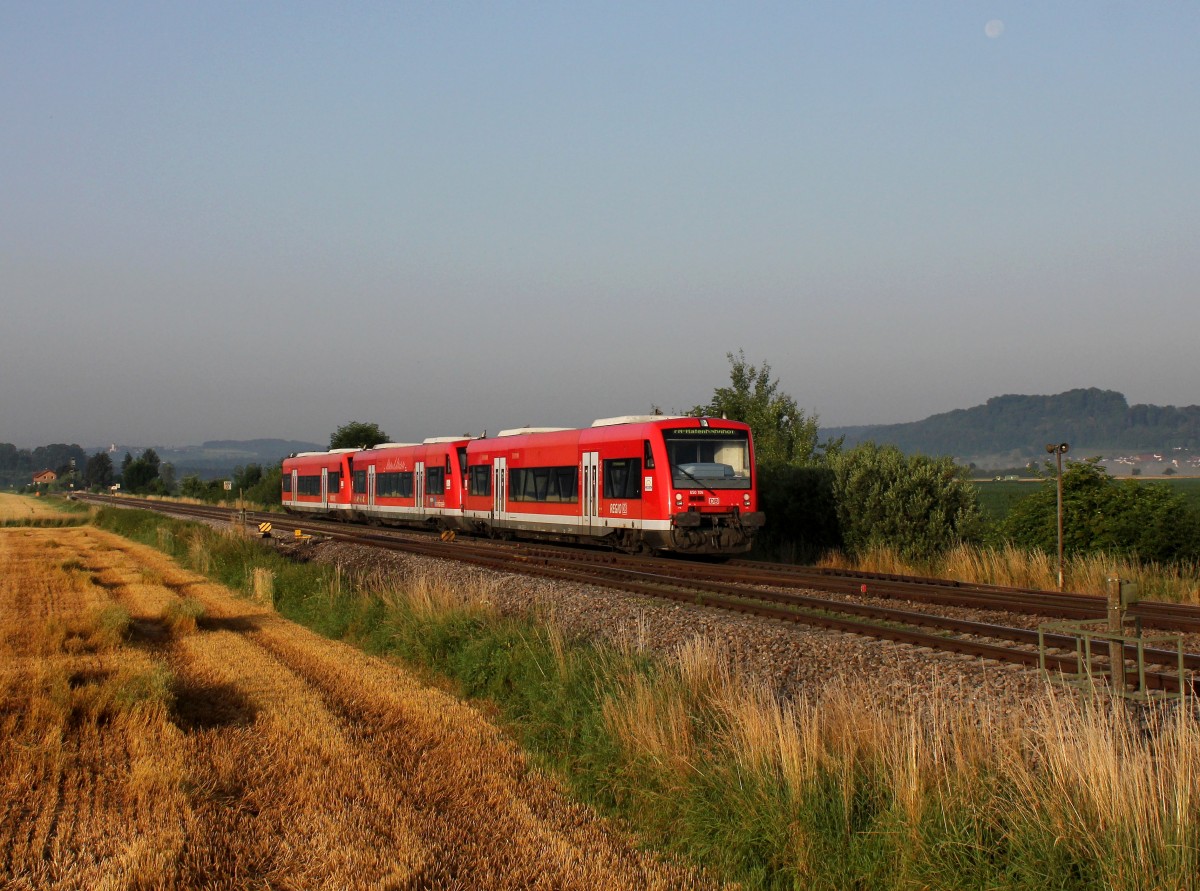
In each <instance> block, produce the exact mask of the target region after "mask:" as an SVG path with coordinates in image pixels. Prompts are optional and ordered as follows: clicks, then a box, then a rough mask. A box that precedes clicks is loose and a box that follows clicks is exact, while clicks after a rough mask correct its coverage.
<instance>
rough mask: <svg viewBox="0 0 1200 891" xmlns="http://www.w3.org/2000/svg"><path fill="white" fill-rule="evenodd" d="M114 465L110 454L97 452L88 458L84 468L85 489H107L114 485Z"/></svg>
mask: <svg viewBox="0 0 1200 891" xmlns="http://www.w3.org/2000/svg"><path fill="white" fill-rule="evenodd" d="M112 481H113V463H112V458H110V457H109V456H108V452H96V454H94V455H92V457H90V458H88V460H87V464H85V465H84V468H83V485H84V487H85V488H88V489H92V488H106V487H108V486H111V485H112Z"/></svg>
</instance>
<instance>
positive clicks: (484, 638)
mask: <svg viewBox="0 0 1200 891" xmlns="http://www.w3.org/2000/svg"><path fill="white" fill-rule="evenodd" d="M98 522H99V524H100V525H101V526H103V527H104V528H108V529H112V530H114V531H117V532H120V533H121V534H123V535H126V536H128V537H131V538H134V539H137V540H140V541H143V542H146V543H149V544H152V545H155V546H157V547H160V548H161V549H163V550H165V551H167V552H168V553H170V554H172V555H173V556H175V557H176V559H179V560H181V561H183V562H185V563H187V564H189V565H191V566H192V567H193V568H195V569H198V570H202V571H204V572H205V573H206V574H208V575H210V576H211V577H213V578H216V579H219V580H221V581H222V582H224V583H225V584H226V585H228V586H229V587H232V588H234V589H235V590H240V591H242V592H244V593H246V594H247V595H248V596H259V597H262V596H263V592H264V590H265V586H264V583H263V579H264V578H267V577H268V575H267V574H268V573H269V574H270V577H272V578H273V584H272V585H271V586H270V588H271V593H270V595H269V596H270V597H271V599H272V600H273V602H274V604H275V607H276V608H277V609H278V610H279V611H280V612H281V613H282V614H283V615H285V616H287V617H289V618H293V619H295V620H297V621H300V622H302V623H304V624H306V625H308V626H309V627H312V628H314V629H316V630H318V631H320V632H321V633H323V634H325V635H327V636H331V637H335V638H338V639H342V640H346V641H348V642H351V643H354V644H356V645H357V646H360V647H362V648H363V649H365V650H367V651H369V652H373V653H379V654H385V655H392V656H398V657H401V658H403V659H405V660H406V661H410V662H411V663H412V664H414V665H417V666H419V667H420V668H421V669H422V670H423V671H425V672H427V673H428V676H429V677H430V678H446V679H448V681H449V682H450V683H452V684H453V685H454V686H455V688H456V689H457V690H458V691H459V692H460V693H462V694H463V695H465V696H468V697H472V698H483V699H487V700H488V701H490V702H492V703H494V704H495V707H496V708H497V709H498V711H499V714H500V715H501V717H502V719H503V721H504V723H505V724H506V725H507V726H508V727H509V728H510V730H511V731H512V732H513V733H514V734H515V735H516V736H517V738H518V739H519V740H520V741H521V742H522V744H523V745H524V746H526V747H527V748H528V749H529V750H530V751H531V752H532V753H534V754H535V756H536V757H538V758H539V759H541V760H542V761H543V763H545V764H546V765H548V766H549V767H551V768H552V769H553V770H555V771H556V772H557V773H559V775H561V776H562V777H563V779H564V781H565V782H566V783H568V784H569V785H570V787H571V788H572V789H573V790H574V791H575V792H576V793H577V794H578V795H579V796H581V797H582V798H583V799H584V800H587V801H590V802H591V803H593V804H595V805H596V806H598V807H600V808H601V809H603V810H604V811H606V812H607V813H610V814H613V815H616V816H619V817H621V818H623V819H624V820H626V821H627V822H628V823H629V824H630V825H632V826H633V827H634V828H635V829H636V831H637V832H638V833H639V834H640V835H641V837H642V838H643V839H645V840H646V842H647V843H648V844H653V845H660V846H663V847H667V848H672V849H674V850H677V851H680V852H681V853H683V854H684V855H686V856H688V857H690V858H692V859H694V860H695V861H696V862H699V863H703V864H705V865H708V866H710V867H711V868H713V869H716V870H719V871H720V872H721V873H722V874H723V875H725V876H726V877H728V878H731V879H736V880H739V881H741V882H743V883H744V886H745V887H747V888H793V887H796V888H800V887H803V888H831V889H832V888H850V887H853V888H879V889H885V888H915V887H929V888H961V887H988V888H1016V889H1035V888H1036V889H1043V888H1048V887H1055V888H1089V887H1107V888H1113V889H1125V888H1129V889H1134V888H1196V887H1200V886H1198V884H1197V878H1196V877H1197V876H1198V875H1200V809H1197V808H1196V807H1195V802H1197V801H1200V730H1198V729H1197V725H1196V724H1195V723H1194V721H1192V720H1191V719H1190V718H1188V717H1186V715H1185V713H1184V712H1183V711H1182V710H1179V711H1175V712H1171V713H1166V712H1164V713H1162V714H1157V715H1152V716H1151V717H1150V719H1149V720H1150V727H1149V732H1146V728H1145V727H1143V726H1139V725H1138V724H1137V723H1136V722H1135V721H1133V720H1131V719H1130V718H1129V717H1128V716H1127V715H1126V713H1125V712H1124V711H1123V710H1121V709H1113V708H1107V707H1103V705H1102V706H1098V707H1094V708H1085V707H1082V706H1080V705H1079V704H1077V703H1076V702H1075V701H1074V700H1058V699H1055V698H1054V697H1052V696H1050V695H1049V694H1048V697H1047V700H1046V702H1045V704H1044V705H1043V706H1042V708H1041V709H1040V710H1039V713H1038V714H1036V715H1034V716H1032V717H1029V716H1023V717H1022V718H1020V719H1016V718H1006V717H1004V716H1001V715H997V714H992V713H989V712H987V711H963V712H955V713H949V712H948V711H947V710H945V709H939V708H937V707H936V706H935V707H931V708H930V709H928V710H926V711H919V710H918V712H916V713H914V714H912V715H892V714H887V713H884V711H883V710H882V709H880V708H878V707H877V706H873V705H872V698H871V696H870V690H869V689H856V688H852V687H850V686H847V687H845V688H843V689H841V690H837V691H814V695H813V698H812V699H810V700H805V701H802V702H797V703H781V702H779V701H777V700H776V699H775V697H773V696H772V695H771V693H770V691H768V690H765V689H763V688H761V687H759V686H756V685H755V684H753V683H752V682H751V681H749V680H747V679H745V678H740V677H738V676H736V675H735V674H733V673H732V672H731V671H730V669H729V668H728V665H729V662H728V660H727V659H725V658H724V656H723V654H721V653H720V652H718V651H717V650H716V649H715V648H714V647H713V646H712V645H710V644H708V643H706V642H704V641H702V640H697V641H696V642H694V643H693V644H692V645H690V646H688V647H685V648H684V649H683V650H681V651H680V652H679V653H678V654H677V655H676V657H675V658H673V659H669V660H663V659H653V658H651V657H649V656H648V655H647V654H646V653H644V652H641V651H639V650H638V649H637V647H636V646H634V645H633V644H632V643H631V644H630V645H629V646H628V647H625V648H624V649H612V648H603V647H594V646H591V645H588V644H586V643H581V642H576V641H568V640H565V639H564V637H563V635H562V633H561V632H559V631H557V630H556V629H555V628H554V627H553V625H552V624H548V623H546V622H545V621H542V620H539V619H538V617H525V618H512V617H503V616H499V615H497V614H496V613H495V612H494V610H493V609H492V608H491V607H490V606H489V604H488V597H487V585H486V583H485V582H483V581H482V579H481V580H480V581H479V583H478V585H476V586H475V587H474V589H473V590H471V591H463V590H457V589H453V588H451V587H449V586H447V585H446V584H444V583H441V582H439V581H438V580H436V579H424V580H419V581H418V582H416V583H414V584H411V585H409V586H406V588H405V589H403V590H401V589H397V588H396V587H393V586H389V585H385V584H383V583H382V582H381V580H379V579H356V578H348V577H345V576H344V575H343V574H341V573H340V572H339V571H338V570H337V569H336V568H335V567H331V566H322V565H316V564H294V563H292V562H290V561H287V560H285V559H284V558H283V557H282V556H280V555H279V554H276V553H273V552H272V551H271V550H270V549H268V548H264V547H263V546H262V545H261V544H260V543H258V542H257V541H255V540H252V539H246V538H242V537H238V536H231V535H227V534H221V533H219V532H216V531H214V530H211V529H209V528H208V527H204V526H201V525H198V524H192V523H183V522H179V521H173V520H164V519H163V518H161V517H157V516H153V515H150V514H147V513H144V512H140V511H129V510H114V509H103V510H101V511H100V512H99V515H98ZM256 592H257V593H256ZM931 701H934V702H936V701H937V697H936V691H934V696H933V698H932V700H931Z"/></svg>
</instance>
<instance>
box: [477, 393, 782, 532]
mask: <svg viewBox="0 0 1200 891" xmlns="http://www.w3.org/2000/svg"><path fill="white" fill-rule="evenodd" d="M466 453H467V470H466V472H467V494H466V497H465V499H464V504H463V524H464V526H465V527H466V528H470V529H475V530H478V531H481V532H489V533H491V534H508V535H516V536H522V535H524V536H538V537H550V538H560V539H569V540H589V541H603V542H607V543H611V544H613V545H614V546H616V547H619V548H621V549H623V550H628V551H640V550H651V551H673V552H679V553H687V554H732V553H738V552H742V551H746V550H748V549H749V548H750V544H751V540H752V538H753V536H754V533H755V532H756V531H757V530H758V528H759V527H761V526H762V523H763V515H762V514H761V513H760V512H759V511H758V503H757V494H756V489H755V480H754V452H753V445H752V443H751V439H750V429H749V427H748V426H747V425H745V424H742V423H740V422H737V421H726V420H717V419H712V418H668V417H663V416H633V417H621V418H608V419H604V420H599V421H596V422H595V423H593V425H592V426H591V427H588V428H584V429H581V430H556V429H528V428H525V429H517V430H508V431H502V432H501V434H500V435H499V436H496V437H492V438H489V439H476V440H472V441H470V442H469V443H468V444H467V449H466Z"/></svg>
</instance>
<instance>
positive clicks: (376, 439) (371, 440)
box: [329, 421, 389, 449]
mask: <svg viewBox="0 0 1200 891" xmlns="http://www.w3.org/2000/svg"><path fill="white" fill-rule="evenodd" d="M388 439H389V438H388V435H387V434H386V433H384V432H383V431H382V430H380V429H379V425H378V424H368V423H365V422H363V421H351V422H350V423H349V424H343V425H342V426H341V427H338V428H337V430H336V431H334V434H333V436H331V437H330V438H329V448H330V449H369V448H371V447H372V446H377V445H379V444H380V443H381V442H387V441H388Z"/></svg>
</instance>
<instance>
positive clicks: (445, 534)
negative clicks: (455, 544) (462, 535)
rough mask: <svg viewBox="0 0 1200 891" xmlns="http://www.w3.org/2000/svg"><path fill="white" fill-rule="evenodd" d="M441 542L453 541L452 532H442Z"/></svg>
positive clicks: (446, 530)
mask: <svg viewBox="0 0 1200 891" xmlns="http://www.w3.org/2000/svg"><path fill="white" fill-rule="evenodd" d="M442 541H454V530H453V529H445V530H443V531H442Z"/></svg>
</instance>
